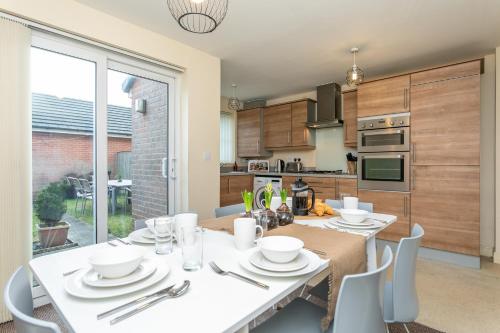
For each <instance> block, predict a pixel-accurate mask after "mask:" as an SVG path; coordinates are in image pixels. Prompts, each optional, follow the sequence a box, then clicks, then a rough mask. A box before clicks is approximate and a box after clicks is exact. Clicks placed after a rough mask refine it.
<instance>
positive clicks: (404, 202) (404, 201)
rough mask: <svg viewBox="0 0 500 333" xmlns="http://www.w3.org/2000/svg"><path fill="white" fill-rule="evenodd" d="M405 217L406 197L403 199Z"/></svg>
mask: <svg viewBox="0 0 500 333" xmlns="http://www.w3.org/2000/svg"><path fill="white" fill-rule="evenodd" d="M403 215H404V216H405V217H406V197H403Z"/></svg>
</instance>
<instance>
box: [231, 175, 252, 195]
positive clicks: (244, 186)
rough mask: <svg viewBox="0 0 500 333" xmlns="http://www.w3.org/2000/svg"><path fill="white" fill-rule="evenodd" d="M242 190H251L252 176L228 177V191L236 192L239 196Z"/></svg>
mask: <svg viewBox="0 0 500 333" xmlns="http://www.w3.org/2000/svg"><path fill="white" fill-rule="evenodd" d="M244 190H247V191H250V192H251V191H253V176H251V175H245V176H231V177H229V193H237V194H238V195H239V196H240V197H241V192H243V191H244ZM241 200H243V199H241Z"/></svg>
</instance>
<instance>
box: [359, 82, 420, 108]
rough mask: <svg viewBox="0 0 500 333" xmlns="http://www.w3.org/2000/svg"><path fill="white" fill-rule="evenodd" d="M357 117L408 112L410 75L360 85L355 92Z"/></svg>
mask: <svg viewBox="0 0 500 333" xmlns="http://www.w3.org/2000/svg"><path fill="white" fill-rule="evenodd" d="M357 99H358V103H357V106H358V109H357V112H358V117H368V116H379V115H384V114H391V113H401V112H409V111H410V75H402V76H396V77H392V78H388V79H382V80H376V81H371V82H367V83H362V84H361V85H359V87H358V91H357Z"/></svg>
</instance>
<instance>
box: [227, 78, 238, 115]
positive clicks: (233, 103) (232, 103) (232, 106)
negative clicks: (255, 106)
mask: <svg viewBox="0 0 500 333" xmlns="http://www.w3.org/2000/svg"><path fill="white" fill-rule="evenodd" d="M231 86H232V87H233V97H231V98H230V99H229V100H228V101H227V107H228V108H229V110H233V111H238V110H239V109H240V105H241V103H240V100H239V99H237V98H236V84H234V83H233V84H232V85H231Z"/></svg>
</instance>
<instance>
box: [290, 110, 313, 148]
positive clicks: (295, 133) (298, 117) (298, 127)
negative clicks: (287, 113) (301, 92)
mask: <svg viewBox="0 0 500 333" xmlns="http://www.w3.org/2000/svg"><path fill="white" fill-rule="evenodd" d="M306 122H307V101H302V102H297V103H293V104H292V146H306V145H308V144H309V136H310V135H311V133H310V130H309V128H307V127H306Z"/></svg>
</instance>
